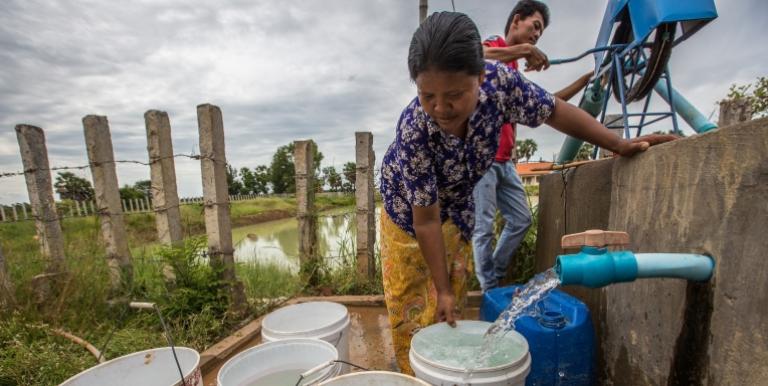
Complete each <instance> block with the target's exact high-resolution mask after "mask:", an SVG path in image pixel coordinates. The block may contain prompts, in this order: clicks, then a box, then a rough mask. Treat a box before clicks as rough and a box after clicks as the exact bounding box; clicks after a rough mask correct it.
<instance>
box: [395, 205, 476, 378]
mask: <svg viewBox="0 0 768 386" xmlns="http://www.w3.org/2000/svg"><path fill="white" fill-rule="evenodd" d="M442 231H443V240H444V243H445V252H446V267H448V276H449V280H450V283H451V288H452V289H453V293H454V295H455V296H456V307H457V308H458V310H459V312H460V314H461V315H463V313H464V306H465V305H466V299H467V280H468V279H469V278H470V277H471V276H470V275H472V245H471V244H470V243H468V242H467V241H466V240H464V238H462V236H461V231H460V230H459V228H458V227H457V226H456V225H455V224H454V223H453V222H452V221H451V220H448V221H446V222H445V223H443V225H442ZM381 266H382V279H383V282H384V300H385V301H386V303H387V313H388V314H389V324H390V326H391V329H392V343H393V345H394V348H395V359H397V364H398V366H399V367H400V371H401V372H403V373H405V374H409V375H413V370H412V369H411V365H410V363H409V361H408V351H409V350H410V348H411V337H412V336H413V334H414V333H415V332H416V330H418V329H419V328H422V327H426V326H429V325H430V324H433V323H434V322H435V313H436V311H437V290H435V285H434V283H433V282H432V276H431V275H430V273H429V267H428V266H427V262H426V260H424V257H423V256H422V255H421V250H420V249H419V244H418V242H417V241H416V238H414V237H411V235H409V234H408V233H406V232H405V231H404V230H402V229H400V227H399V226H397V225H396V224H395V223H394V222H392V220H391V219H390V218H389V216H388V215H387V213H386V211H382V213H381Z"/></svg>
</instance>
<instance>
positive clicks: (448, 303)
mask: <svg viewBox="0 0 768 386" xmlns="http://www.w3.org/2000/svg"><path fill="white" fill-rule="evenodd" d="M456 314H458V310H457V309H456V298H455V297H454V296H453V294H452V293H451V292H444V293H438V294H437V311H436V312H435V321H436V322H447V323H448V325H449V326H451V327H456Z"/></svg>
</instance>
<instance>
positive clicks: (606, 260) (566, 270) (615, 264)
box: [555, 246, 715, 288]
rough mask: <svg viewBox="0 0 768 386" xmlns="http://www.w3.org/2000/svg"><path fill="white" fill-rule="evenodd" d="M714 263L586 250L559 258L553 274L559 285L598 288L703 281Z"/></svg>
mask: <svg viewBox="0 0 768 386" xmlns="http://www.w3.org/2000/svg"><path fill="white" fill-rule="evenodd" d="M714 268H715V262H714V260H713V259H712V258H711V257H709V256H705V255H695V254H685V253H637V254H635V253H632V252H631V251H608V250H607V249H606V248H598V247H589V246H585V247H582V248H581V251H580V252H579V253H576V254H572V255H560V256H558V257H557V259H556V262H555V271H556V272H557V274H558V277H559V278H560V284H561V285H582V286H585V287H590V288H600V287H603V286H606V285H608V284H613V283H622V282H631V281H634V280H635V279H638V278H662V277H664V278H679V279H687V280H694V281H706V280H709V279H710V278H711V277H712V272H713V270H714Z"/></svg>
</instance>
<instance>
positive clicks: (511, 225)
mask: <svg viewBox="0 0 768 386" xmlns="http://www.w3.org/2000/svg"><path fill="white" fill-rule="evenodd" d="M501 169H502V172H501V173H500V176H499V184H498V189H497V191H496V197H497V202H498V205H499V211H500V212H501V216H502V217H503V218H504V221H505V225H504V229H503V230H502V231H501V235H499V240H498V242H497V243H496V250H495V251H494V252H493V262H494V269H495V277H496V280H498V281H500V280H501V279H503V278H504V276H506V274H507V268H508V267H509V262H510V260H511V259H512V255H514V254H515V251H516V250H517V247H519V246H520V242H521V241H522V240H523V238H524V237H525V233H526V232H527V231H528V228H530V226H531V209H530V208H529V207H528V198H527V197H526V195H525V188H523V181H522V180H521V179H520V176H518V175H517V170H515V165H514V163H513V162H511V161H510V162H507V163H505V164H504V165H503V166H502V167H501Z"/></svg>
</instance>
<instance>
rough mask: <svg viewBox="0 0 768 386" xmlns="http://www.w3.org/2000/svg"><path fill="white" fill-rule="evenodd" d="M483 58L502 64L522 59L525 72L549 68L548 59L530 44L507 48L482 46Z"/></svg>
mask: <svg viewBox="0 0 768 386" xmlns="http://www.w3.org/2000/svg"><path fill="white" fill-rule="evenodd" d="M483 56H484V57H485V58H486V59H493V60H498V61H501V62H504V63H507V62H511V61H513V60H517V59H520V58H524V59H525V62H526V68H525V70H526V71H532V70H535V71H540V70H546V69H547V68H549V59H547V55H544V53H543V52H541V50H539V49H538V48H536V47H535V46H534V45H532V44H530V43H523V44H517V45H514V46H509V47H487V46H483Z"/></svg>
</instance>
